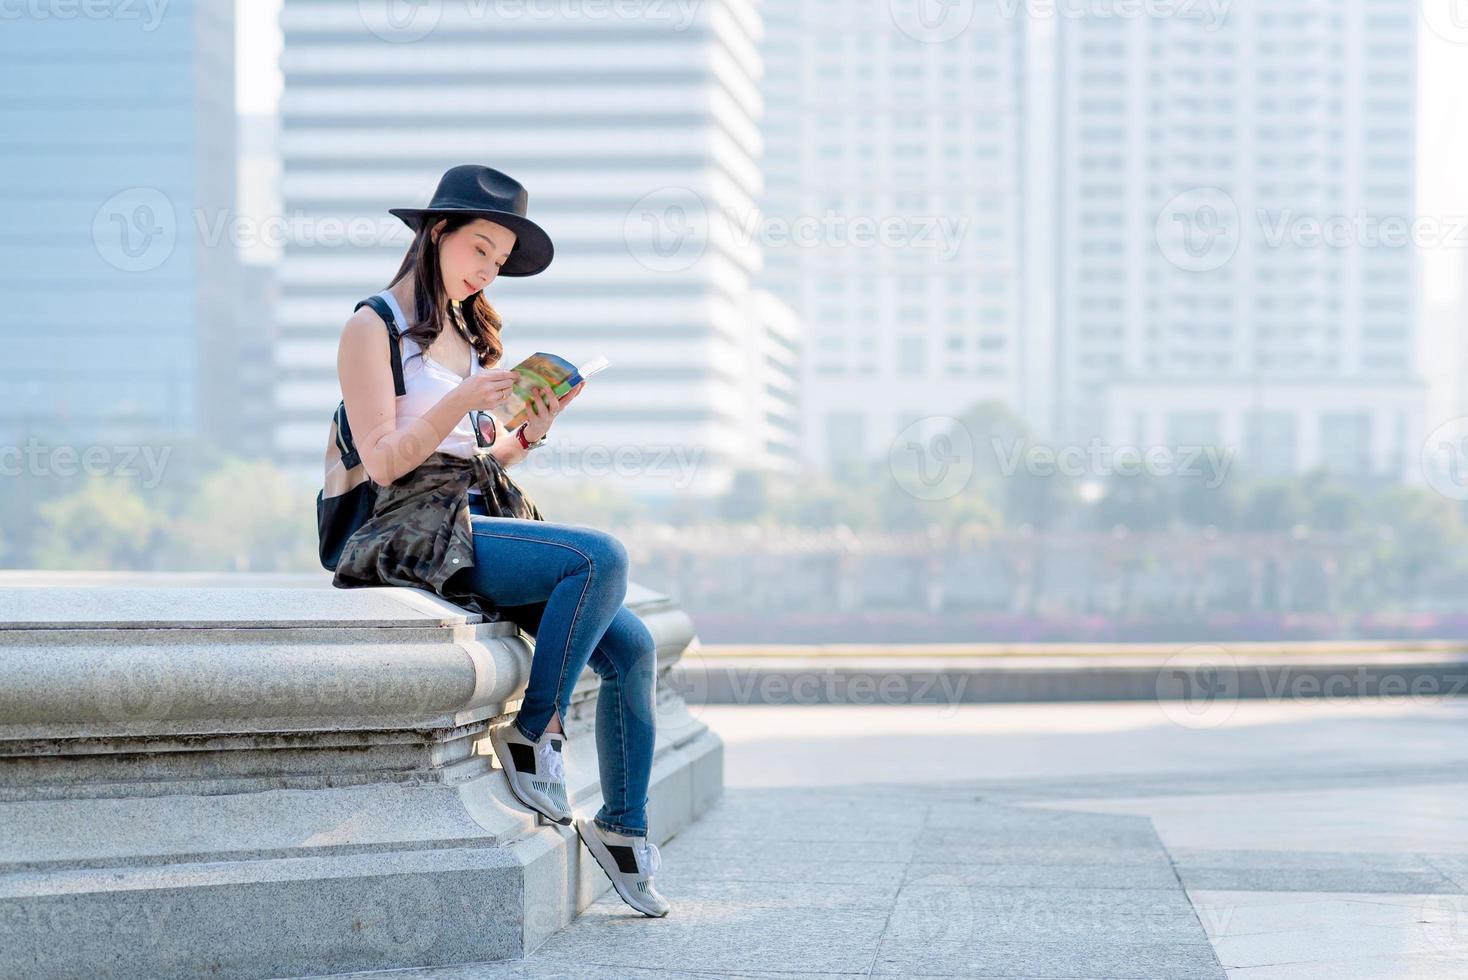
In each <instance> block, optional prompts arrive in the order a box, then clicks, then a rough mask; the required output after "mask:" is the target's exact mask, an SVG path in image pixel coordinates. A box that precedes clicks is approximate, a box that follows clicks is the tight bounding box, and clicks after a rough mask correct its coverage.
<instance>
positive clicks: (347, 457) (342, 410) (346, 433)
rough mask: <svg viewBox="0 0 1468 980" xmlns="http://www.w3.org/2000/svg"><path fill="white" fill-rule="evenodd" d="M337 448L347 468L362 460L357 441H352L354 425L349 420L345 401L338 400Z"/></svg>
mask: <svg viewBox="0 0 1468 980" xmlns="http://www.w3.org/2000/svg"><path fill="white" fill-rule="evenodd" d="M336 448H338V449H340V450H341V454H342V465H343V466H345V467H346V468H347V469H349V470H350V469H354V468H355V467H356V466H357V464H358V463H360V462H362V455H361V454H360V453H359V452H357V445H356V443H354V442H352V426H351V423H349V422H348V421H347V406H346V403H345V402H338V403H337V406H336Z"/></svg>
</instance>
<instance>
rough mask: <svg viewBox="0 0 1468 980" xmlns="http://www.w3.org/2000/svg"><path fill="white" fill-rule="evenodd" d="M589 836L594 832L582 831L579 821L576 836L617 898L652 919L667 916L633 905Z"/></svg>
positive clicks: (663, 913) (664, 913) (665, 913)
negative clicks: (608, 882) (589, 853)
mask: <svg viewBox="0 0 1468 980" xmlns="http://www.w3.org/2000/svg"><path fill="white" fill-rule="evenodd" d="M589 835H594V832H592V831H585V832H583V831H582V829H581V824H580V822H579V821H578V822H577V824H576V836H577V837H580V838H581V843H583V844H585V845H586V849H587V850H588V851H590V852H591V859H592V860H593V861H595V862H596V866H597V867H598V868H600V869H601V873H602V874H604V875H606V877H607V881H610V882H611V883H612V890H613V891H615V892H616V893H617V897H618V898H620V899H621V900H622V901H623V902H625V903H626V904H627V905H628V907H630V908H633V909H636V910H637V911H638V912H641V913H642V914H643V915H645V916H647V917H648V918H650V919H661V918H663V917H664V916H666V915H667V914H668V912H649V911H648V910H647V909H644V908H639V907H638V906H636V905H634V904H633V903H632V900H631V899H630V898H628V897H627V893H626V892H624V891H622V885H621V883H620V882H618V881H617V879H616V878H613V877H612V875H611V872H609V871H607V869H606V865H604V864H602V863H601V857H600V856H598V855H597V853H596V850H595V849H594V848H593V847H592V846H591V841H589V840H587V839H586V838H587V837H588V836H589ZM597 843H601V841H600V839H598V841H597ZM602 849H603V850H605V849H606V848H605V846H603V848H602ZM607 857H608V858H610V857H611V855H610V854H608V855H607ZM668 911H669V912H670V911H672V909H669V910H668Z"/></svg>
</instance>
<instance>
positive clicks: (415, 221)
mask: <svg viewBox="0 0 1468 980" xmlns="http://www.w3.org/2000/svg"><path fill="white" fill-rule="evenodd" d="M387 213H388V214H391V215H394V216H395V217H398V218H401V219H402V221H403V223H404V224H405V225H407V226H408V227H409V228H411V229H413V231H415V232H416V231H417V230H418V228H419V227H420V226H421V225H422V223H423V219H424V218H426V217H428V216H429V215H434V216H446V215H452V214H469V215H474V216H475V217H479V218H484V219H486V220H489V221H493V222H494V223H495V224H497V225H504V226H505V227H506V228H508V229H510V230H511V231H513V232H514V233H515V245H514V247H513V248H511V249H510V255H509V258H507V259H505V264H504V265H503V266H501V267H500V271H499V273H498V275H501V276H533V275H535V274H536V273H538V272H544V271H545V267H546V266H548V265H550V264H551V259H552V258H554V257H555V254H556V250H555V246H553V245H552V244H551V240H550V236H549V235H547V234H546V233H545V229H544V228H542V227H540V225H538V224H536V223H535V222H533V221H531V220H530V219H529V218H526V217H524V216H522V215H518V214H516V213H514V212H513V211H494V210H486V209H483V208H388V209H387Z"/></svg>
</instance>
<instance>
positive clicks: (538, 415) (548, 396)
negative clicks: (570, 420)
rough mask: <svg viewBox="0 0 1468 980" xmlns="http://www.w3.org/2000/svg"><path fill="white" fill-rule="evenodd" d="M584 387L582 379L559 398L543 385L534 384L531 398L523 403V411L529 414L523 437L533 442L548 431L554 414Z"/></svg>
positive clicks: (563, 407) (572, 399)
mask: <svg viewBox="0 0 1468 980" xmlns="http://www.w3.org/2000/svg"><path fill="white" fill-rule="evenodd" d="M585 387H586V382H585V381H582V382H580V383H579V384H577V385H576V387H574V388H572V389H571V390H570V391H568V392H566V393H565V394H564V395H562V396H560V397H559V398H557V397H556V396H555V394H554V393H553V392H552V391H551V389H549V388H547V387H545V386H543V385H536V386H535V387H534V388H533V389H531V398H530V399H529V400H528V401H527V402H526V403H525V411H526V413H527V414H528V415H529V419H528V420H527V421H526V423H525V438H526V439H527V440H528V441H530V442H535V441H536V440H537V439H539V438H541V437H542V436H544V435H545V434H546V433H547V432H549V431H550V427H551V423H552V422H554V421H555V420H556V416H557V415H560V414H561V411H562V410H563V409H565V407H566V406H567V405H569V404H571V402H573V401H575V400H576V396H577V395H579V394H581V389H582V388H585Z"/></svg>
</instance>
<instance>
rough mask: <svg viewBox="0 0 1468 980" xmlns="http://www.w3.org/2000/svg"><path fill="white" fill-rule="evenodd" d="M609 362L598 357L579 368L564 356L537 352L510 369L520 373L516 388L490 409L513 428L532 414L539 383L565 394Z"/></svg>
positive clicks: (506, 424)
mask: <svg viewBox="0 0 1468 980" xmlns="http://www.w3.org/2000/svg"><path fill="white" fill-rule="evenodd" d="M609 363H610V362H609V361H608V360H607V359H606V358H605V357H596V358H595V359H593V360H591V361H588V362H587V363H586V364H585V365H584V366H583V367H580V368H578V367H577V366H576V365H574V364H572V363H571V362H570V361H568V360H566V359H565V358H564V357H559V356H557V355H555V354H547V353H545V352H544V351H536V352H535V353H534V354H531V355H530V356H529V357H527V358H525V360H523V361H521V362H520V363H519V364H516V365H515V366H514V367H512V368H511V369H510V370H511V371H514V372H515V374H516V375H518V377H516V379H515V387H514V389H513V390H512V391H511V392H510V397H509V398H506V399H505V401H504V402H503V404H501V405H498V406H496V407H495V408H492V409H490V411H492V412H493V413H494V415H495V417H496V418H498V419H499V420H500V421H501V422H503V423H504V424H505V428H507V429H514V428H515V427H517V426H518V425H519V424H520V423H521V422H524V421H525V420H526V419H528V418H529V417H530V414H529V410H528V408H527V403H528V402H529V400H530V398H531V394H532V389H534V388H536V387H537V386H545V387H547V388H550V389H551V390H552V391H554V392H555V394H556V397H557V398H561V397H564V396H565V394H566V392H568V391H570V390H571V389H572V388H574V387H576V386H577V385H579V384H580V383H581V382H582V381H585V380H586V379H587V378H589V377H591V376H592V375H593V374H596V373H597V372H598V371H600V370H601V369H602V368H604V367H606V366H607V365H608V364H609Z"/></svg>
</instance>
